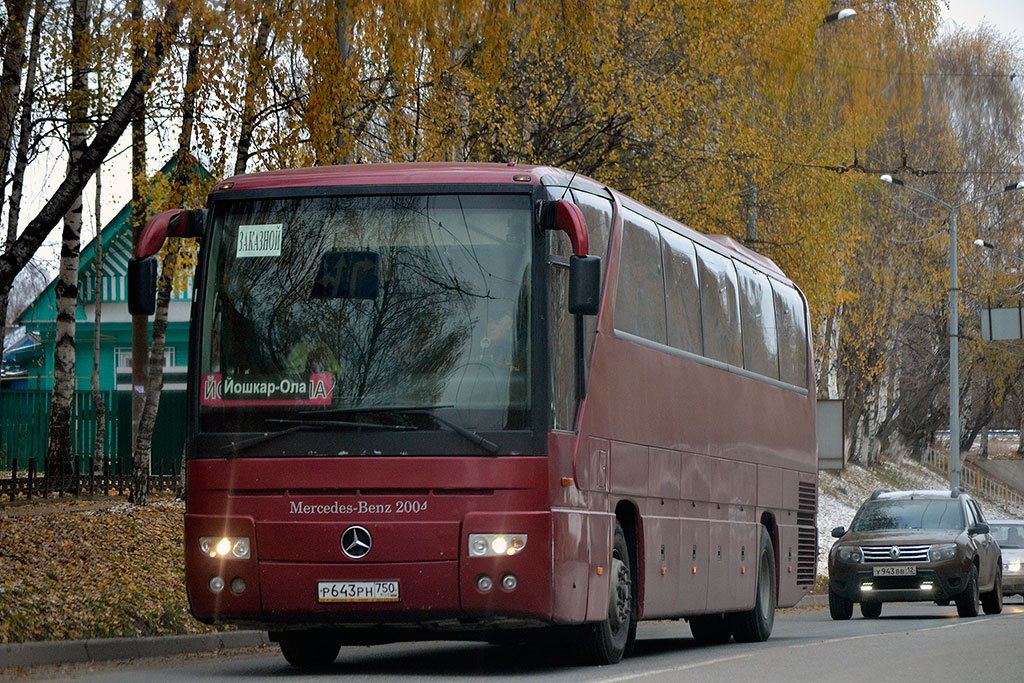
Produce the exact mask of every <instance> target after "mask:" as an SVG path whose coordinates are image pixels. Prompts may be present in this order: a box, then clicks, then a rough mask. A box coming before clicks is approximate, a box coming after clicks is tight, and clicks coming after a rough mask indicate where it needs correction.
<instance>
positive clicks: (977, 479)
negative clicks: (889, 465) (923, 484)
mask: <svg viewBox="0 0 1024 683" xmlns="http://www.w3.org/2000/svg"><path fill="white" fill-rule="evenodd" d="M921 463H922V464H924V465H927V466H928V467H931V468H932V469H933V470H936V471H938V472H942V473H943V474H944V475H945V476H946V477H947V478H948V477H949V453H946V452H938V451H936V450H935V449H934V448H929V449H927V451H926V452H925V454H924V456H923V457H922V458H921ZM960 486H962V487H963V488H965V489H967V490H968V491H970V492H972V493H975V494H978V495H981V496H984V497H986V498H988V499H989V500H1001V501H1003V509H1004V510H1006V511H1009V510H1010V506H1011V505H1013V506H1017V507H1024V493H1021V492H1020V491H1018V490H1017V489H1015V488H1013V487H1012V486H1009V485H1008V484H1006V483H1005V482H1002V481H1000V480H998V479H994V478H993V477H990V476H988V475H987V474H985V473H984V472H983V471H982V470H981V469H979V468H978V467H976V466H974V465H973V464H971V463H969V462H962V463H961V467H960Z"/></svg>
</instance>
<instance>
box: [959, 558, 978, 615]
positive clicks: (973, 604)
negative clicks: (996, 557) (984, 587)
mask: <svg viewBox="0 0 1024 683" xmlns="http://www.w3.org/2000/svg"><path fill="white" fill-rule="evenodd" d="M978 599H979V596H978V570H977V569H976V568H975V569H971V578H969V579H968V580H967V587H966V588H964V592H963V593H961V594H960V595H958V596H956V614H957V616H960V617H976V616H978Z"/></svg>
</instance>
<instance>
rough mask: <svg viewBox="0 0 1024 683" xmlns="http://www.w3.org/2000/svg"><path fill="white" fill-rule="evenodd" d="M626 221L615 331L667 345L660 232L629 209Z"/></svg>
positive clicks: (624, 215)
mask: <svg viewBox="0 0 1024 683" xmlns="http://www.w3.org/2000/svg"><path fill="white" fill-rule="evenodd" d="M622 219H623V220H622V258H621V260H620V265H619V286H618V291H617V293H616V299H615V328H616V329H619V330H622V331H623V332H629V333H630V334H635V335H637V336H638V337H643V338H644V339H650V340H651V341H655V342H658V343H661V344H664V343H665V341H666V334H667V333H666V323H665V278H664V276H663V272H662V266H661V244H660V241H661V240H660V238H659V236H658V228H657V226H656V225H655V224H654V222H653V221H651V220H648V219H647V218H644V217H643V216H640V215H638V214H636V213H633V212H632V211H630V210H628V209H626V210H624V211H623V212H622Z"/></svg>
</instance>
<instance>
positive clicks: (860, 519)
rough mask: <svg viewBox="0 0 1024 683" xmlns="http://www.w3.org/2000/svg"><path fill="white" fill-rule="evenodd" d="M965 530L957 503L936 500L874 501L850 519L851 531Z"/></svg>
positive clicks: (866, 504)
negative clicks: (851, 523) (851, 522)
mask: <svg viewBox="0 0 1024 683" xmlns="http://www.w3.org/2000/svg"><path fill="white" fill-rule="evenodd" d="M963 528H964V517H963V511H962V509H961V507H960V501H959V500H955V499H949V500H941V499H940V500H936V499H920V500H875V501H870V502H868V503H865V504H864V507H862V508H861V509H860V512H858V513H857V517H856V518H855V519H854V520H853V525H852V526H851V527H850V531H888V530H892V529H944V530H950V531H954V530H958V529H963Z"/></svg>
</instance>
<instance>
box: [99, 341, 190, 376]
mask: <svg viewBox="0 0 1024 683" xmlns="http://www.w3.org/2000/svg"><path fill="white" fill-rule="evenodd" d="M114 360H115V361H116V367H117V372H123V373H124V372H127V373H130V372H131V371H132V349H131V347H121V348H116V349H114ZM174 366H175V362H174V347H173V346H167V347H165V348H164V369H165V370H167V369H170V368H173V367H174Z"/></svg>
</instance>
